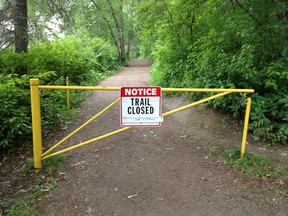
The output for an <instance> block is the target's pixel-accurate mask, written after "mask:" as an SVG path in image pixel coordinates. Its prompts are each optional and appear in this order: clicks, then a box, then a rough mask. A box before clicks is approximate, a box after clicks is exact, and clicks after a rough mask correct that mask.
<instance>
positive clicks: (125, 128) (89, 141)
mask: <svg viewBox="0 0 288 216" xmlns="http://www.w3.org/2000/svg"><path fill="white" fill-rule="evenodd" d="M128 129H130V127H124V128H121V129H118V130H115V131H112V132H110V133H107V134H104V135H102V136H99V137H96V138H94V139H91V140H88V141H86V142H83V143H80V144H77V145H74V146H72V147H69V148H66V149H63V150H61V151H58V152H55V153H52V154H49V155H46V156H45V157H43V158H42V160H45V159H47V158H50V157H53V156H56V155H59V154H63V153H65V152H68V151H71V150H73V149H76V148H80V147H82V146H85V145H88V144H91V143H93V142H96V141H99V140H102V139H105V138H107V137H109V136H112V135H115V134H118V133H121V132H123V131H126V130H128Z"/></svg>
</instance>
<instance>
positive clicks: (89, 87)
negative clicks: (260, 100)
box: [39, 85, 254, 93]
mask: <svg viewBox="0 0 288 216" xmlns="http://www.w3.org/2000/svg"><path fill="white" fill-rule="evenodd" d="M39 89H63V90H99V91H119V90H120V89H121V87H101V86H98V87H97V86H50V85H39ZM162 91H163V92H234V93H253V92H254V89H216V88H215V89H213V88H162Z"/></svg>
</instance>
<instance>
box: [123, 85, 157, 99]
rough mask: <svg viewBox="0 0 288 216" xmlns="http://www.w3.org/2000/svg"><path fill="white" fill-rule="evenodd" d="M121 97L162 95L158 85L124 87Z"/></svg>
mask: <svg viewBox="0 0 288 216" xmlns="http://www.w3.org/2000/svg"><path fill="white" fill-rule="evenodd" d="M120 94H121V95H120V96H121V97H160V96H161V88H160V87H158V86H156V87H122V88H121V93H120Z"/></svg>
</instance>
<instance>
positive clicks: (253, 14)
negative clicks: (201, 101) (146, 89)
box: [137, 0, 288, 144]
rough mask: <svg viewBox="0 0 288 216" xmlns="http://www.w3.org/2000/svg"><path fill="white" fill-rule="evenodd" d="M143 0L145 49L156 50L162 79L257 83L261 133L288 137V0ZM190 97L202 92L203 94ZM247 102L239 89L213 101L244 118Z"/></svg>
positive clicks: (255, 105) (255, 109)
mask: <svg viewBox="0 0 288 216" xmlns="http://www.w3.org/2000/svg"><path fill="white" fill-rule="evenodd" d="M143 2H144V3H143V4H142V5H141V6H139V7H138V14H137V16H138V17H137V18H138V22H139V23H138V25H139V26H141V31H140V35H141V37H140V38H142V40H144V39H146V40H148V42H147V41H145V43H143V45H145V47H144V48H142V50H144V51H145V52H147V50H150V54H148V55H150V56H151V57H152V58H153V60H154V65H153V70H152V76H151V78H152V83H153V84H154V85H160V86H163V87H187V88H241V89H243V88H252V89H255V92H256V93H255V94H252V95H251V97H252V111H251V121H250V122H251V124H250V127H249V129H250V130H252V132H253V136H254V137H255V138H256V139H262V140H267V141H269V142H271V143H284V144H286V143H287V140H288V120H287V115H288V114H287V113H288V106H287V102H288V99H287V95H288V88H287V84H288V67H287V65H288V59H287V56H288V55H287V50H288V43H287V38H288V28H287V16H285V13H286V14H287V10H288V9H287V8H288V4H287V3H284V2H280V1H279V2H275V1H272V0H265V1H262V0H256V1H250V2H247V1H242V0H238V1H221V0H208V1H159V2H157V4H154V1H151V0H145V1H143ZM151 5H153V8H152V9H151V10H150V9H149V8H150V7H151ZM285 21H286V24H285ZM208 95H210V94H203V95H202V96H201V97H205V96H208ZM188 96H189V97H191V98H193V99H198V98H199V94H197V95H196V94H195V93H194V94H191V93H190V94H188ZM249 97H250V96H249ZM242 102H243V101H242V98H241V96H239V95H236V94H234V95H229V96H226V97H223V98H220V99H217V100H213V101H211V102H209V103H208V104H209V105H210V106H214V107H217V108H221V109H224V110H227V111H229V112H230V113H232V114H233V115H234V116H239V117H241V119H243V116H244V113H245V106H243V103H242Z"/></svg>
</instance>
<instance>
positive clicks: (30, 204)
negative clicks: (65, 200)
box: [4, 178, 57, 216]
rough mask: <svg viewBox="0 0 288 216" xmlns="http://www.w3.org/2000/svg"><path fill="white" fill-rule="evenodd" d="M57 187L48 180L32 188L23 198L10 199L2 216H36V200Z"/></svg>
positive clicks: (52, 181) (53, 182)
mask: <svg viewBox="0 0 288 216" xmlns="http://www.w3.org/2000/svg"><path fill="white" fill-rule="evenodd" d="M56 185H57V183H56V182H55V181H54V180H53V179H52V178H48V179H47V182H45V183H44V184H37V185H35V186H34V187H33V188H32V191H31V192H29V194H27V195H26V196H24V197H21V198H15V199H10V200H9V201H8V202H7V203H6V205H7V210H5V211H4V214H5V215H7V216H18V215H23V216H31V215H38V213H37V211H36V206H35V205H36V200H37V199H38V198H39V197H41V196H42V195H43V194H45V193H51V190H52V189H53V188H54V187H55V186H56Z"/></svg>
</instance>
